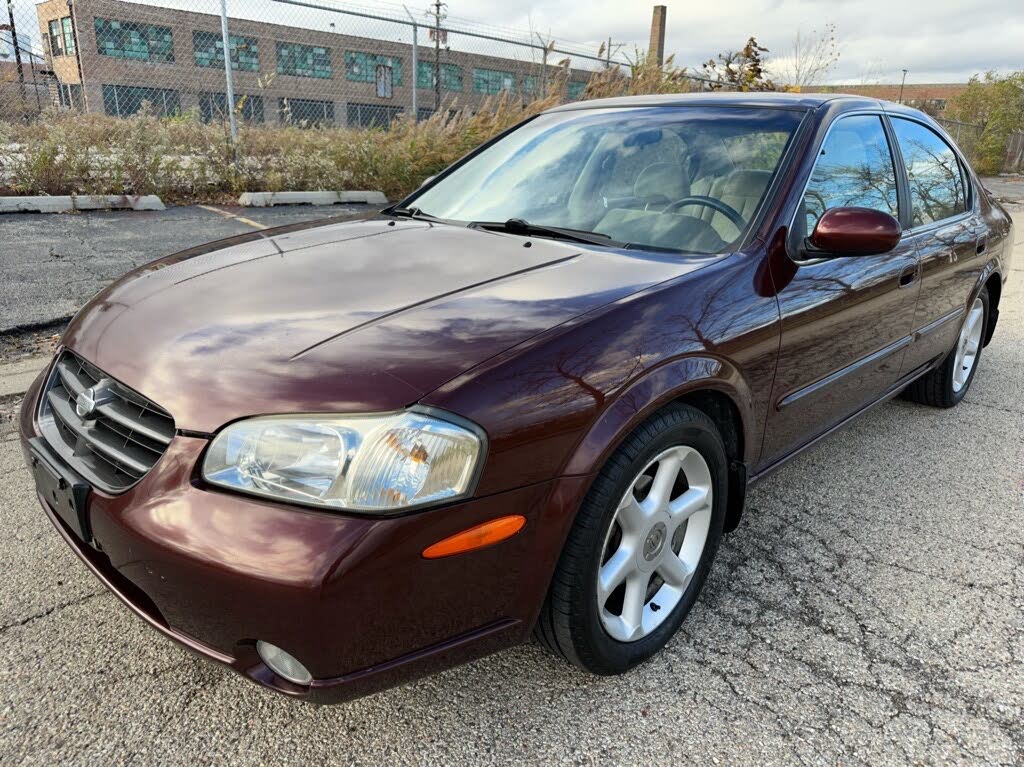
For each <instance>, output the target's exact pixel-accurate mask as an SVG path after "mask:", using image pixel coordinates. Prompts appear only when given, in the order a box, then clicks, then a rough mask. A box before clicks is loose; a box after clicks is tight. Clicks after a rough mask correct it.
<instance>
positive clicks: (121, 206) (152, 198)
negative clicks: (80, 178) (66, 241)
mask: <svg viewBox="0 0 1024 767" xmlns="http://www.w3.org/2000/svg"><path fill="white" fill-rule="evenodd" d="M166 209H167V208H166V207H165V206H164V204H163V202H162V201H161V199H160V198H159V197H157V196H156V195H155V194H144V195H132V194H107V195H103V194H83V195H58V196H53V197H49V196H40V197H0V213H69V212H71V211H76V210H166Z"/></svg>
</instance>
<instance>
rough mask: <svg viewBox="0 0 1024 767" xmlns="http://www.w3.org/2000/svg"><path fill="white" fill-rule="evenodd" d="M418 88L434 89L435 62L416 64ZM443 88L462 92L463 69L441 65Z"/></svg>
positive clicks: (454, 65) (450, 65) (418, 62)
mask: <svg viewBox="0 0 1024 767" xmlns="http://www.w3.org/2000/svg"><path fill="white" fill-rule="evenodd" d="M416 87H417V88H430V89H433V87H434V62H432V61H417V62H416ZM441 88H442V89H444V90H446V91H456V92H459V93H461V92H462V67H460V66H457V65H456V64H442V65H441Z"/></svg>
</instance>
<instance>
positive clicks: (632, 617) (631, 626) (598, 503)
mask: <svg viewBox="0 0 1024 767" xmlns="http://www.w3.org/2000/svg"><path fill="white" fill-rule="evenodd" d="M727 471H728V468H727V462H726V456H725V449H724V447H723V445H722V439H721V437H720V436H719V434H718V431H717V429H716V428H715V425H714V423H713V422H712V421H711V419H710V418H708V417H707V416H706V415H705V414H704V413H702V412H701V411H699V410H696V409H695V408H692V407H689V406H686V405H677V406H672V407H671V408H667V409H665V410H663V411H661V412H660V413H658V414H657V415H656V416H654V417H653V418H651V419H650V420H649V421H647V422H646V423H644V424H643V425H642V426H640V427H639V428H638V429H637V430H636V431H635V432H634V433H633V434H631V435H630V436H629V437H628V438H627V439H626V441H625V443H624V444H623V445H622V446H621V447H620V448H619V449H618V450H617V451H616V452H615V454H614V455H613V456H612V457H611V458H610V459H609V460H608V462H607V464H605V466H604V468H603V469H602V470H601V472H600V474H599V475H598V477H597V479H596V480H595V481H594V485H593V487H592V488H591V491H590V492H589V493H588V495H587V498H586V500H585V501H584V502H583V505H582V507H581V508H580V512H579V514H578V515H577V518H576V522H575V524H574V526H573V529H572V531H571V532H570V534H569V539H568V541H567V542H566V546H565V549H564V551H563V552H562V556H561V558H560V560H559V563H558V567H557V569H556V572H555V576H554V579H553V581H552V585H551V589H550V591H549V593H548V597H547V599H546V600H545V603H544V607H543V608H542V610H541V616H540V619H539V621H538V626H537V632H536V633H537V636H538V637H539V638H540V640H541V641H542V643H544V644H545V645H547V646H548V648H549V649H551V650H552V651H554V652H556V653H557V654H560V655H562V656H563V657H564V658H566V659H567V660H568V661H570V662H571V663H574V664H575V665H577V666H580V667H581V668H584V669H586V670H588V671H591V672H594V673H597V674H615V673H621V672H623V671H626V670H627V669H629V668H632V667H633V666H635V665H637V664H638V663H641V662H643V661H644V660H646V659H647V658H649V657H650V656H651V655H653V654H654V653H655V652H657V651H658V650H659V649H661V648H662V647H663V646H664V645H665V643H666V642H667V641H668V640H669V639H670V638H671V637H672V635H673V634H674V633H675V631H676V629H678V627H679V624H680V623H682V621H683V619H684V618H685V617H686V614H687V613H688V612H689V611H690V608H691V607H692V606H693V604H694V602H695V600H696V599H697V595H698V594H699V592H700V589H701V587H702V586H703V584H704V581H705V579H706V578H707V574H708V572H709V571H710V568H711V563H712V560H713V559H714V556H715V552H716V550H717V548H718V542H719V539H720V538H721V535H722V527H723V523H724V520H725V503H726V487H727V478H728V475H727Z"/></svg>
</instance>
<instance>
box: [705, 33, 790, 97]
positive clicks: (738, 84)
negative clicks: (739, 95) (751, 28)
mask: <svg viewBox="0 0 1024 767" xmlns="http://www.w3.org/2000/svg"><path fill="white" fill-rule="evenodd" d="M765 53H768V49H767V48H765V47H764V46H763V45H760V44H759V43H758V42H757V39H756V38H754V37H751V38H750V39H749V40H747V44H746V45H745V46H743V50H741V51H727V52H726V53H719V54H718V56H717V57H716V58H713V59H709V60H708V61H706V62H705V63H704V64H701V69H702V70H703V73H704V76H705V77H706V78H708V79H709V80H710V81H711V85H710V88H711V90H713V91H717V90H736V91H773V90H775V83H773V82H772V81H771V80H770V79H768V76H767V75H766V74H765V62H764V57H763V56H762V54H765Z"/></svg>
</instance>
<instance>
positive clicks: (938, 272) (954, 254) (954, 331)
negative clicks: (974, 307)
mask: <svg viewBox="0 0 1024 767" xmlns="http://www.w3.org/2000/svg"><path fill="white" fill-rule="evenodd" d="M890 121H891V124H892V128H893V134H894V135H895V137H896V144H897V147H898V149H899V154H900V156H901V157H902V161H903V166H904V167H905V169H906V179H907V184H908V191H909V203H910V204H909V213H910V218H909V226H910V229H909V231H908V232H907V234H906V236H907V237H908V238H909V239H913V240H914V241H915V242H916V243H917V247H918V251H919V253H920V256H921V271H922V280H921V289H920V294H919V296H920V297H919V300H918V304H917V310H916V312H915V315H914V343H913V345H912V346H911V347H910V348H909V349H908V350H907V355H906V358H905V359H904V364H903V370H904V372H905V373H910V372H911V371H914V370H916V369H918V368H921V367H923V366H926V365H928V364H929V363H931V362H934V361H935V360H936V359H938V358H941V357H944V356H945V355H946V354H947V353H948V352H949V350H950V349H952V348H953V345H954V344H955V343H956V339H957V336H958V334H959V333H960V325H961V324H962V322H963V320H964V313H965V310H966V307H967V299H968V297H969V296H970V293H971V290H972V289H973V287H974V285H975V283H976V281H977V278H978V276H979V274H980V270H981V267H982V265H983V262H984V260H985V254H984V251H985V249H986V247H987V243H986V241H985V236H984V233H985V231H986V230H985V226H984V222H983V221H982V220H981V218H980V216H978V215H977V214H976V213H975V212H974V210H973V209H974V207H976V206H975V205H974V200H973V199H972V196H971V194H970V187H969V185H968V182H967V175H966V174H965V172H964V169H963V167H962V166H961V164H960V161H959V159H958V158H957V155H956V152H954V151H953V148H952V147H951V146H949V144H947V143H946V141H945V140H944V139H943V138H942V137H941V136H939V134H938V133H936V132H935V131H934V130H932V129H931V128H930V127H928V126H927V125H925V124H923V123H920V122H917V121H915V120H911V119H908V118H903V117H891V118H890Z"/></svg>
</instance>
